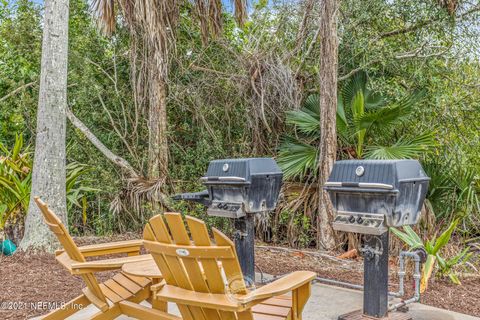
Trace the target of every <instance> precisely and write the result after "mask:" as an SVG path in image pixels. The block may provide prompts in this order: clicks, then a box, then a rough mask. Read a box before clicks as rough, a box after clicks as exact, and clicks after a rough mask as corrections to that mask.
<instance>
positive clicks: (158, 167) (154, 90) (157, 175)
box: [148, 69, 168, 182]
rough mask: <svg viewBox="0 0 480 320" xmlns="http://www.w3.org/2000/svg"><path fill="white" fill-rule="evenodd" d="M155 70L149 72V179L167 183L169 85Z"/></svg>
mask: <svg viewBox="0 0 480 320" xmlns="http://www.w3.org/2000/svg"><path fill="white" fill-rule="evenodd" d="M153 70H155V69H153ZM153 70H150V71H149V78H150V84H149V85H150V88H149V107H148V108H149V109H148V134H149V135H148V178H149V179H160V180H162V182H165V180H166V177H167V174H168V139H167V88H166V86H167V85H166V83H165V80H164V78H163V77H162V76H161V75H160V74H159V73H160V72H159V71H157V70H155V71H153Z"/></svg>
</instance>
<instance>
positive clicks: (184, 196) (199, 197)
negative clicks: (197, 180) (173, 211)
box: [172, 190, 212, 207]
mask: <svg viewBox="0 0 480 320" xmlns="http://www.w3.org/2000/svg"><path fill="white" fill-rule="evenodd" d="M172 199H173V200H177V201H178V200H186V201H193V202H198V203H201V204H203V205H204V206H207V207H208V206H210V204H211V203H212V201H210V195H209V193H208V190H203V191H200V192H192V193H180V194H176V195H174V196H172Z"/></svg>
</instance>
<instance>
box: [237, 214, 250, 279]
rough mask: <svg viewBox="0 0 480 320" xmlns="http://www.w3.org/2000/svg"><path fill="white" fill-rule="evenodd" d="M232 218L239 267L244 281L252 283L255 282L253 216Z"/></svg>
mask: <svg viewBox="0 0 480 320" xmlns="http://www.w3.org/2000/svg"><path fill="white" fill-rule="evenodd" d="M234 220H235V222H234V227H235V234H234V239H235V249H236V250H237V255H238V260H239V261H240V267H241V268H242V272H243V277H244V278H245V279H246V281H247V282H249V283H251V284H253V283H255V216H254V215H253V214H247V215H246V216H245V217H242V218H237V219H234ZM247 285H248V284H247Z"/></svg>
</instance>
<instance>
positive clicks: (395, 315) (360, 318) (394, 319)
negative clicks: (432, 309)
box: [338, 310, 413, 320]
mask: <svg viewBox="0 0 480 320" xmlns="http://www.w3.org/2000/svg"><path fill="white" fill-rule="evenodd" d="M338 320H413V318H412V317H411V316H410V315H408V314H406V313H402V312H391V313H389V314H387V316H385V317H383V318H374V317H370V316H367V315H364V314H363V311H362V310H357V311H353V312H350V313H347V314H343V315H341V316H339V317H338Z"/></svg>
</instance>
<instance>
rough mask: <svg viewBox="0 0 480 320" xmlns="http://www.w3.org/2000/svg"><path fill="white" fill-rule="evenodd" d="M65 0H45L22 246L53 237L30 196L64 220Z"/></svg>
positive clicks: (48, 244) (49, 242) (46, 243)
mask: <svg viewBox="0 0 480 320" xmlns="http://www.w3.org/2000/svg"><path fill="white" fill-rule="evenodd" d="M68 14H69V2H68V0H46V1H45V15H44V29H43V43H42V63H41V72H40V93H39V99H38V110H37V134H36V141H35V157H34V163H33V173H32V190H31V196H30V204H29V208H28V214H27V217H26V222H25V235H24V238H23V240H22V242H21V245H20V246H21V248H22V249H23V250H25V249H29V248H34V249H46V250H51V249H52V248H53V247H54V246H55V240H54V237H53V235H52V233H51V232H50V230H48V228H47V226H46V225H45V223H43V219H42V215H41V213H40V210H39V209H38V207H37V206H36V204H35V202H34V201H33V198H34V197H35V196H39V197H41V198H42V199H43V200H44V201H45V202H46V203H48V205H49V207H50V208H51V209H52V210H53V211H55V213H56V214H57V215H58V216H59V217H60V218H61V219H62V221H63V222H64V223H65V222H66V220H67V208H66V190H65V188H66V187H65V184H66V164H65V162H66V160H65V159H66V157H65V138H66V116H65V112H66V107H67V62H68Z"/></svg>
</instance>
